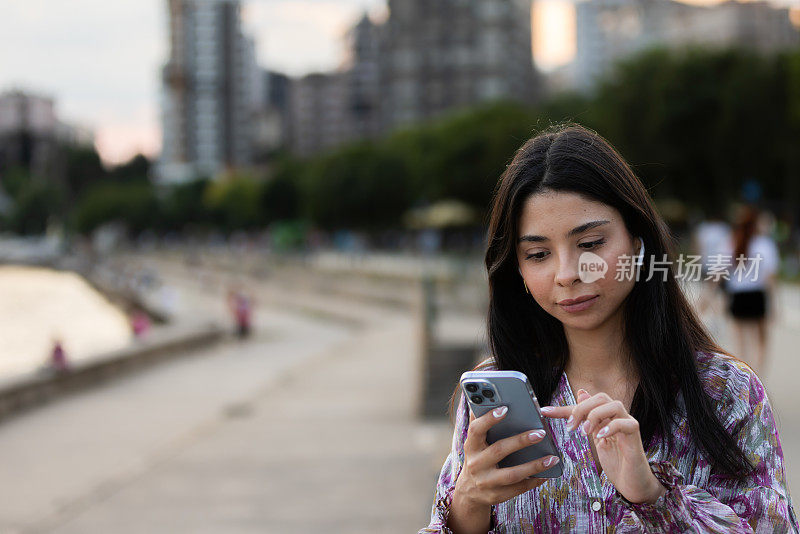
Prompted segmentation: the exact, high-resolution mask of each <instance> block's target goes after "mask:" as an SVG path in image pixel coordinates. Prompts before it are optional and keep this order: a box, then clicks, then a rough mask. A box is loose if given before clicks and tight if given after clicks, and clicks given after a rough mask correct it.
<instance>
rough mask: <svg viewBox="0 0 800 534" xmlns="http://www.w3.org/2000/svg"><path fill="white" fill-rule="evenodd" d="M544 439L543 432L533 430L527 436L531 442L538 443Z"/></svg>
mask: <svg viewBox="0 0 800 534" xmlns="http://www.w3.org/2000/svg"><path fill="white" fill-rule="evenodd" d="M543 437H544V430H534V431H533V432H531V433H530V434H528V439H530V440H531V441H539V440H540V439H542V438H543Z"/></svg>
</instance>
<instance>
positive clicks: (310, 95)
mask: <svg viewBox="0 0 800 534" xmlns="http://www.w3.org/2000/svg"><path fill="white" fill-rule="evenodd" d="M348 78H349V77H348V75H347V73H346V72H345V73H341V72H333V73H326V74H323V73H314V74H309V75H307V76H304V77H302V78H299V79H296V80H293V81H292V83H291V92H290V108H289V109H290V117H291V127H290V134H291V147H292V150H293V152H295V153H296V154H298V155H301V156H310V155H313V154H315V153H317V152H321V151H323V150H327V149H330V148H333V147H335V146H336V145H339V144H341V143H343V142H346V141H349V140H351V139H353V132H352V129H351V128H350V117H349V110H350V108H349V91H348V89H349V85H348V81H349V79H348Z"/></svg>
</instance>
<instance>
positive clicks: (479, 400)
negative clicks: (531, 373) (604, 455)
mask: <svg viewBox="0 0 800 534" xmlns="http://www.w3.org/2000/svg"><path fill="white" fill-rule="evenodd" d="M460 383H461V390H462V391H463V392H464V396H465V397H466V398H467V401H468V402H469V408H470V410H471V411H472V413H473V414H474V415H475V417H480V416H482V415H484V414H485V413H487V412H489V411H490V410H494V409H495V408H497V407H498V406H507V407H508V413H507V414H506V416H505V417H504V418H503V420H502V421H500V422H499V423H497V424H496V425H494V426H493V427H492V428H490V429H489V432H488V433H487V435H486V441H487V442H488V443H489V444H492V443H494V442H495V441H498V440H501V439H504V438H508V437H511V436H516V435H517V434H521V433H523V432H526V431H530V430H536V429H539V428H541V429H544V431H545V432H546V434H545V437H544V439H543V440H542V441H540V442H539V443H534V444H532V445H530V446H529V447H525V448H524V449H521V450H518V451H516V452H512V453H511V454H509V455H508V456H506V457H505V458H503V459H502V460H500V462H499V463H498V465H499V466H500V467H512V466H515V465H520V464H524V463H527V462H530V461H531V460H536V459H538V458H542V457H543V456H549V455H554V456H558V458H559V460H563V458H562V457H561V454H559V452H558V450H556V447H555V445H554V444H553V439H552V437H551V435H550V428H549V425H548V424H547V423H546V421H545V419H544V417H542V412H541V411H540V410H539V403H538V402H537V400H536V395H535V394H534V392H533V388H532V387H531V383H530V382H529V381H528V377H527V376H525V374H523V373H520V372H518V371H469V372H466V373H464V374H462V375H461V380H460ZM562 463H563V462H562V461H559V462H558V463H556V464H555V465H554V466H552V467H550V468H549V469H547V470H545V471H543V472H541V473H538V474H536V475H534V476H535V477H536V478H558V477H560V476H561V474H562Z"/></svg>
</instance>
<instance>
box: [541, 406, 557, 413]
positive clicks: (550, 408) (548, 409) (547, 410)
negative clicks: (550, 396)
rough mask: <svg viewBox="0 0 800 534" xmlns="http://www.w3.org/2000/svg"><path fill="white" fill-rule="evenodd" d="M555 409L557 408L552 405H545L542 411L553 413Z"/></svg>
mask: <svg viewBox="0 0 800 534" xmlns="http://www.w3.org/2000/svg"><path fill="white" fill-rule="evenodd" d="M553 410H555V408H553V407H552V406H543V407H542V413H543V414H548V413H553Z"/></svg>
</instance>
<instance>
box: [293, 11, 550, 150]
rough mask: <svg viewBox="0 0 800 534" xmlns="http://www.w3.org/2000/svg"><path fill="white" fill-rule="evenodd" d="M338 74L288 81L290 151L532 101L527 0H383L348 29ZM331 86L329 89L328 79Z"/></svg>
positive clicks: (535, 92)
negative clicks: (384, 13)
mask: <svg viewBox="0 0 800 534" xmlns="http://www.w3.org/2000/svg"><path fill="white" fill-rule="evenodd" d="M347 40H348V50H349V57H348V59H347V61H346V63H345V65H344V66H343V68H342V69H341V70H340V71H339V72H336V73H330V74H324V75H323V74H315V75H313V76H311V77H306V78H303V79H300V80H297V81H295V82H293V90H292V104H291V109H292V112H291V114H290V122H291V130H292V143H291V146H292V149H293V150H294V151H295V152H297V153H299V154H301V155H310V154H313V153H315V152H318V151H320V150H325V149H329V148H333V147H335V146H336V145H339V144H341V143H343V142H347V141H353V140H356V139H371V138H375V137H377V136H380V135H383V134H385V133H387V132H390V131H392V130H394V129H396V128H398V127H401V126H403V125H407V124H413V123H416V122H420V121H424V120H429V119H431V118H435V117H437V116H440V115H441V114H443V113H446V112H449V111H453V110H456V109H459V108H465V107H469V106H474V105H476V104H478V103H480V102H484V101H488V100H496V99H510V100H516V101H521V102H528V103H529V102H534V101H536V100H537V99H538V98H539V97H540V96H541V93H542V82H541V79H540V77H539V76H538V74H537V73H536V71H535V69H534V65H533V54H532V50H531V2H530V0H439V1H436V2H432V1H430V0H389V18H388V19H387V20H386V22H384V23H383V24H376V23H375V22H373V21H372V20H370V18H369V17H367V16H366V15H365V16H364V17H362V18H361V20H359V22H358V23H357V24H356V25H355V26H354V27H353V28H352V29H351V30H350V31H349V32H348V34H347ZM327 85H329V87H327Z"/></svg>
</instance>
